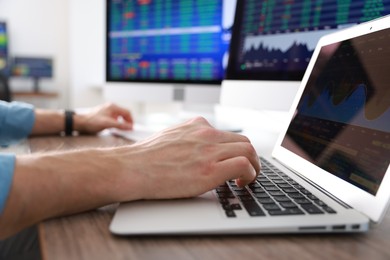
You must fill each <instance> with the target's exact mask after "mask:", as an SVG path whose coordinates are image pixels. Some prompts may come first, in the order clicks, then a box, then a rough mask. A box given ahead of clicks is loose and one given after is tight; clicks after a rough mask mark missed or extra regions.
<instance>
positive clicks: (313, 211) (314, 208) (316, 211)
mask: <svg viewBox="0 0 390 260" xmlns="http://www.w3.org/2000/svg"><path fill="white" fill-rule="evenodd" d="M301 207H302V208H303V209H304V210H305V211H306V212H307V213H309V214H324V212H323V211H321V210H320V209H319V208H318V207H317V206H315V205H314V204H303V205H301Z"/></svg>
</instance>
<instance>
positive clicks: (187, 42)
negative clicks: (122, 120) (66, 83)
mask: <svg viewBox="0 0 390 260" xmlns="http://www.w3.org/2000/svg"><path fill="white" fill-rule="evenodd" d="M224 2H228V1H223V0H216V1H205V0H201V1H173V0H172V1H171V0H165V1H150V0H142V1H141V0H140V1H126V0H115V1H114V0H112V1H108V13H107V15H108V24H107V26H108V28H107V47H108V48H107V79H108V80H109V81H160V82H161V81H163V82H164V81H166V82H172V81H173V82H197V83H202V82H205V83H210V82H220V81H221V80H222V79H223V77H224V65H223V60H224V56H226V55H227V51H228V46H229V42H230V34H231V28H230V27H231V26H230V27H226V26H225V25H226V24H229V23H226V22H225V21H226V20H228V19H230V20H233V17H232V16H233V14H234V12H232V14H230V16H231V17H226V15H228V14H226V13H224ZM225 4H226V3H225Z"/></svg>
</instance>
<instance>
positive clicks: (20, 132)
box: [0, 101, 35, 214]
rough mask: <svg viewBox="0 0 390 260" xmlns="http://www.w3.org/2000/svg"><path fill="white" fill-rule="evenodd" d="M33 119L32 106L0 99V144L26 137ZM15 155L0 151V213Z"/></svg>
mask: <svg viewBox="0 0 390 260" xmlns="http://www.w3.org/2000/svg"><path fill="white" fill-rule="evenodd" d="M34 121H35V113H34V108H33V106H31V105H29V104H25V103H21V102H11V103H7V102H4V101H0V145H1V146H7V145H9V144H11V143H13V142H17V141H19V140H21V139H23V138H26V137H27V136H28V135H29V134H30V133H31V131H32V128H33V126H34ZM14 169H15V155H14V154H4V153H0V214H2V212H3V210H4V207H5V203H6V201H7V198H8V194H9V191H10V189H11V185H12V179H13V175H14Z"/></svg>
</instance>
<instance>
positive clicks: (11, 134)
mask: <svg viewBox="0 0 390 260" xmlns="http://www.w3.org/2000/svg"><path fill="white" fill-rule="evenodd" d="M34 121H35V114H34V107H33V106H32V105H29V104H26V103H22V102H11V103H7V102H4V101H0V145H1V146H7V145H9V144H11V143H13V142H17V141H19V140H21V139H23V138H26V137H27V136H28V135H29V134H30V133H31V131H32V128H33V126H34Z"/></svg>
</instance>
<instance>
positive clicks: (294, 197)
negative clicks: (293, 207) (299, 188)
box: [287, 193, 305, 199]
mask: <svg viewBox="0 0 390 260" xmlns="http://www.w3.org/2000/svg"><path fill="white" fill-rule="evenodd" d="M287 195H288V196H289V197H290V198H292V199H304V198H305V196H303V195H302V194H300V193H288V194H287Z"/></svg>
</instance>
